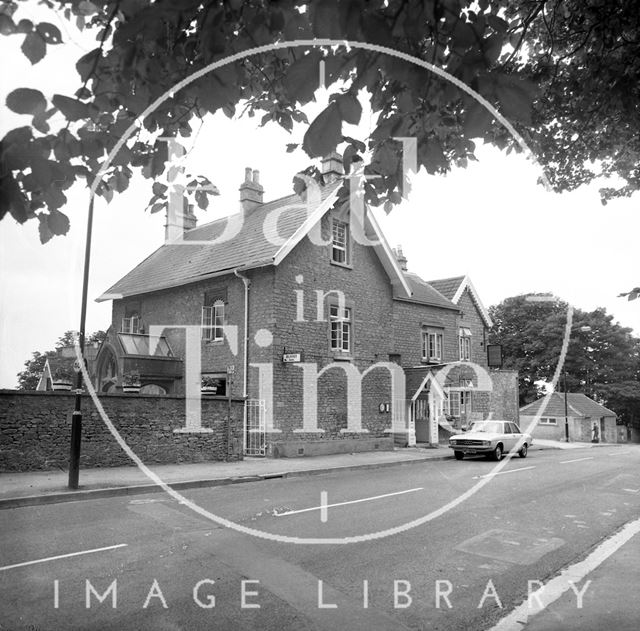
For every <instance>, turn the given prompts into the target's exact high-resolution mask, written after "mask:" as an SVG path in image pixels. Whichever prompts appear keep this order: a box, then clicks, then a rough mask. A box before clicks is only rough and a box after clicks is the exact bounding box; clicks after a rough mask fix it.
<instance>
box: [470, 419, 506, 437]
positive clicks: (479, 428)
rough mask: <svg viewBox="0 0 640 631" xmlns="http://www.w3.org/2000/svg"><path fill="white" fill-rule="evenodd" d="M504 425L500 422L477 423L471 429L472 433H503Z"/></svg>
mask: <svg viewBox="0 0 640 631" xmlns="http://www.w3.org/2000/svg"><path fill="white" fill-rule="evenodd" d="M502 430H503V427H502V423H500V422H498V421H476V422H475V423H474V424H473V425H472V426H471V427H470V428H469V431H470V432H487V433H491V434H500V433H502Z"/></svg>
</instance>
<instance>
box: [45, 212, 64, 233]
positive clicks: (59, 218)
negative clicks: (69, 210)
mask: <svg viewBox="0 0 640 631" xmlns="http://www.w3.org/2000/svg"><path fill="white" fill-rule="evenodd" d="M47 225H48V226H49V229H50V230H51V232H52V233H53V234H67V232H68V231H69V217H67V216H66V215H65V214H64V213H61V212H60V211H59V210H52V211H51V212H50V213H49V215H48V216H47Z"/></svg>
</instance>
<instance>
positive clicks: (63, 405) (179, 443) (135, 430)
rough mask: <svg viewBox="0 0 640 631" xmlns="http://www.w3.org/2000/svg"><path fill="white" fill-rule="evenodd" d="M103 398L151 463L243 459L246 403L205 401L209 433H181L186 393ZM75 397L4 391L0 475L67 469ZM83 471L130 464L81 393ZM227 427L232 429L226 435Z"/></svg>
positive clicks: (132, 443)
mask: <svg viewBox="0 0 640 631" xmlns="http://www.w3.org/2000/svg"><path fill="white" fill-rule="evenodd" d="M100 401H101V403H102V405H103V407H104V409H105V411H106V413H107V415H108V417H109V418H110V419H111V421H112V422H113V424H114V425H115V427H116V428H117V429H118V432H119V433H120V435H121V436H122V437H123V438H124V440H125V441H126V442H127V444H128V445H129V446H130V447H131V448H132V449H133V451H134V452H135V453H136V454H137V455H138V456H139V457H140V458H141V459H142V461H143V462H145V463H146V464H154V463H155V464H170V463H180V462H201V461H208V460H211V461H213V460H239V459H241V458H242V424H243V401H242V400H240V399H232V401H231V426H230V428H229V427H228V422H227V419H228V412H229V402H228V399H226V398H222V397H212V398H207V397H203V398H202V415H201V416H202V426H203V427H204V428H209V429H211V430H213V431H212V432H211V433H176V432H174V430H176V429H181V428H184V427H185V399H184V397H182V396H175V395H165V396H153V395H137V394H106V395H101V396H100ZM73 408H74V395H73V394H72V393H67V392H33V391H29V392H24V391H16V390H0V471H31V470H36V469H57V468H61V469H67V468H68V463H69V442H70V435H71V413H72V411H73ZM82 414H83V420H82V449H81V457H80V466H81V467H115V466H121V465H130V464H133V463H132V461H131V460H130V458H129V457H128V456H127V454H126V453H125V452H124V451H123V450H122V449H121V447H120V446H119V445H118V443H117V442H116V440H115V438H114V437H113V436H112V435H111V433H110V432H109V430H108V428H107V427H106V425H105V423H104V422H103V420H102V418H101V417H100V415H99V414H98V411H97V410H96V408H95V406H94V404H93V401H92V400H91V398H90V397H89V396H88V395H83V396H82ZM229 429H230V431H229Z"/></svg>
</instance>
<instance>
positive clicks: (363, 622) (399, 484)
mask: <svg viewBox="0 0 640 631" xmlns="http://www.w3.org/2000/svg"><path fill="white" fill-rule="evenodd" d="M639 465H640V447H638V446H635V445H632V446H629V447H619V446H617V447H599V448H596V449H585V450H571V451H569V450H566V451H533V452H530V454H529V457H528V458H526V459H520V458H517V457H516V458H514V459H512V460H511V461H508V462H506V463H505V464H504V467H503V468H502V470H501V471H500V472H499V474H498V475H496V476H495V477H493V478H489V477H486V476H487V475H488V474H490V472H491V471H492V470H493V469H494V468H495V466H496V463H493V462H490V461H487V460H485V459H483V458H465V460H463V461H462V462H458V461H455V460H453V459H450V460H442V461H432V462H428V461H427V462H424V463H421V464H419V465H416V464H411V465H398V466H393V467H385V468H382V469H374V470H371V469H368V470H360V471H358V470H356V471H347V472H341V473H338V472H335V473H331V474H323V475H314V476H308V477H297V478H287V479H278V480H270V481H263V482H255V483H246V484H241V485H233V486H221V487H214V488H208V489H198V490H192V491H188V492H185V498H187V499H188V500H190V501H193V502H194V503H196V504H197V505H198V506H199V507H201V508H203V509H206V510H207V511H210V512H211V513H214V514H215V515H217V516H218V517H221V518H224V519H228V520H231V521H232V522H234V523H235V524H237V525H238V526H239V527H240V528H249V529H252V530H254V531H257V533H256V534H255V535H250V534H245V533H243V532H237V531H236V530H233V529H230V528H227V527H224V526H221V525H220V524H217V523H215V522H212V521H211V520H210V519H208V518H206V517H205V516H202V515H200V514H197V513H196V512H194V511H193V510H192V508H190V507H189V506H187V505H185V504H183V503H180V502H179V501H177V500H176V499H173V498H171V497H168V496H166V495H160V494H152V495H147V496H136V497H135V498H127V497H118V498H111V499H103V500H89V501H82V502H72V503H65V504H56V505H47V506H40V507H29V508H19V509H12V510H3V511H0V542H1V545H0V550H1V553H0V590H1V592H2V595H1V599H0V609H1V610H2V615H1V617H0V629H20V628H30V629H32V630H34V631H35V630H36V629H42V630H45V629H114V630H115V629H148V630H154V631H162V630H165V629H166V630H172V631H175V630H178V629H185V630H186V629H189V630H193V629H222V630H226V629H233V630H235V629H239V630H245V629H247V630H249V629H273V630H275V629H296V630H298V629H331V630H334V629H380V630H383V629H384V630H390V629H443V630H444V629H463V628H464V629H473V630H475V629H486V628H489V627H490V626H491V625H492V624H494V623H495V622H496V621H498V620H499V619H500V618H502V617H503V616H504V615H505V614H506V613H507V612H508V611H509V610H510V609H512V608H513V607H514V606H515V605H517V604H519V603H520V602H522V600H523V599H525V598H526V596H527V590H528V587H529V585H528V581H545V580H546V579H548V578H550V577H551V576H553V575H554V574H557V572H558V571H559V570H560V569H561V568H563V567H564V566H566V565H568V564H570V563H572V562H574V561H576V560H578V559H580V558H581V557H583V556H584V555H585V554H586V553H587V552H588V551H589V550H590V549H592V548H593V546H595V545H596V544H597V543H598V542H599V541H601V540H602V539H603V538H604V537H606V536H608V535H610V534H611V533H612V532H614V531H615V530H616V529H618V528H619V527H620V526H622V525H623V524H624V523H626V522H628V521H629V520H631V519H633V518H635V517H637V516H638V513H639V509H640V473H639V472H640V468H639ZM474 488H475V492H473V493H471V492H470V491H471V490H472V489H474ZM465 494H466V495H467V496H466V497H465ZM447 505H450V506H449V508H448V509H446V510H442V509H443V507H447ZM385 531H391V532H392V533H393V534H389V533H385ZM258 535H260V536H258ZM272 535H277V536H279V537H281V538H282V537H285V538H289V539H295V540H296V541H297V542H291V541H274V540H272V538H269V537H271V536H272ZM354 537H356V538H359V539H360V540H359V541H357V542H348V540H349V538H351V539H353V538H354ZM309 539H313V540H315V543H310V542H309V541H308V540H309ZM326 539H330V540H331V541H330V542H327V541H325V540H326ZM304 540H307V541H304ZM116 546H118V547H116ZM102 548H104V549H102ZM76 553H79V554H76ZM71 554H74V555H75V556H66V555H71ZM52 557H59V558H52ZM34 561H35V563H32V562H34ZM12 566H14V567H12ZM114 581H115V583H114ZM109 586H112V589H111V591H109V592H108V593H107V588H109ZM537 586H538V585H537V584H535V585H534V588H535V587H537ZM578 588H579V586H578ZM105 594H106V597H104V598H103V602H100V598H99V597H98V596H100V597H103V596H105ZM438 594H440V595H439V596H438ZM588 597H589V592H588V591H586V592H585V594H584V598H585V600H586V599H588ZM114 598H115V600H114ZM213 599H215V600H213ZM243 600H244V606H243ZM28 625H32V626H31V627H29V626H28Z"/></svg>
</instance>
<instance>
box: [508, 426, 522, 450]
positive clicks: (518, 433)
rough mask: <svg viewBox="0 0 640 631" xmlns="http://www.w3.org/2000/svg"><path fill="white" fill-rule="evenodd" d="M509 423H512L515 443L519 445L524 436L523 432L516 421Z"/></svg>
mask: <svg viewBox="0 0 640 631" xmlns="http://www.w3.org/2000/svg"><path fill="white" fill-rule="evenodd" d="M509 425H511V430H512V431H513V444H514V445H517V444H518V441H519V440H520V439H521V438H522V432H521V431H520V428H519V427H518V426H517V425H516V424H515V423H509Z"/></svg>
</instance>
